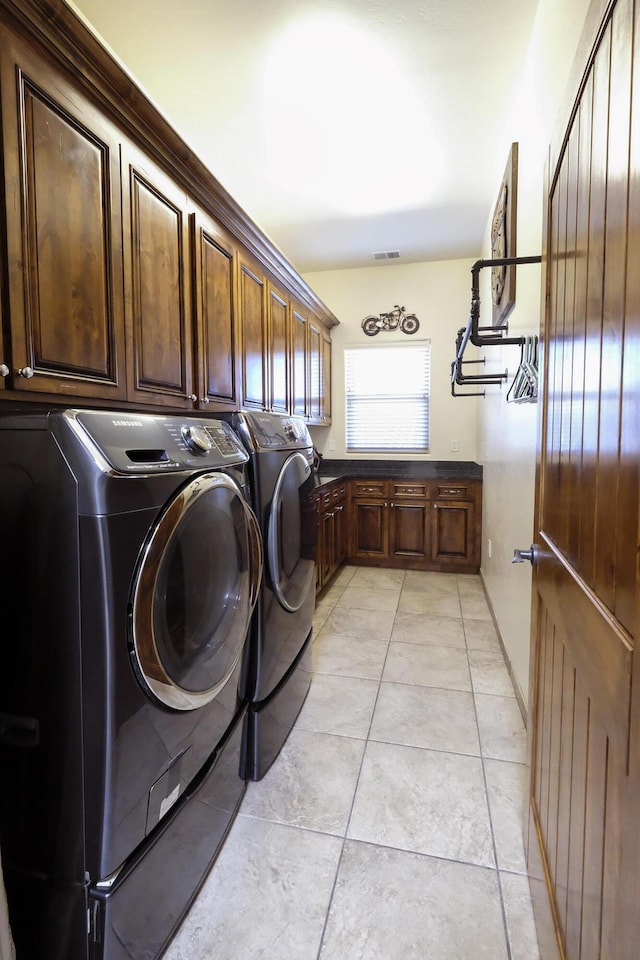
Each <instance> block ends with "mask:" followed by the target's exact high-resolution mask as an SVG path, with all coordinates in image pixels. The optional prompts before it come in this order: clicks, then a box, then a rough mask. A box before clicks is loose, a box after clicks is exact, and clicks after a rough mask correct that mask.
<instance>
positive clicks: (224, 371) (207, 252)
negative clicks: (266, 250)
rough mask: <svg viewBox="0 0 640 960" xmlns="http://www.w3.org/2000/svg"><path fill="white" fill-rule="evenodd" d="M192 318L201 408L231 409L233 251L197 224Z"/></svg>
mask: <svg viewBox="0 0 640 960" xmlns="http://www.w3.org/2000/svg"><path fill="white" fill-rule="evenodd" d="M195 249H196V254H195V259H196V316H197V329H198V351H199V359H200V363H199V370H200V383H199V392H198V397H199V400H200V403H201V404H205V403H207V402H209V401H213V402H215V403H217V404H224V405H228V406H229V407H233V406H235V403H236V373H235V355H236V346H235V345H236V334H235V303H234V296H233V291H234V277H233V273H234V267H233V264H234V259H233V250H232V249H231V248H230V247H227V246H226V245H224V244H223V243H222V242H220V241H219V239H218V238H217V237H216V236H215V234H214V232H213V229H211V230H210V229H208V227H207V226H206V225H203V224H198V225H197V227H196V231H195Z"/></svg>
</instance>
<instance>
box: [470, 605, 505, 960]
mask: <svg viewBox="0 0 640 960" xmlns="http://www.w3.org/2000/svg"><path fill="white" fill-rule="evenodd" d="M459 594H460V590H459V587H458V595H459ZM460 613H461V614H462V629H463V631H464V637H465V643H466V640H467V631H466V628H465V623H464V620H465V618H464V613H463V609H462V598H460ZM467 662H468V664H469V679H470V681H471V693H472V696H473V714H474V717H475V721H476V730H477V733H478V744H479V746H480V764H481V767H482V780H483V782H484V793H485V801H486V804H487V813H488V814H489V829H490V831H491V843H492V845H493V856H494V859H495V864H496V866H495V872H496V883H497V886H498V896H499V898H500V912H501V914H502V926H503V929H504V940H505V947H506V950H507V958H508V960H513V955H512V952H511V939H510V937H509V926H508V924H507V911H506V907H505V903H504V891H503V888H502V878H501V876H500V861H499V860H498V848H497V845H496V836H495V831H494V828H493V815H492V813H491V803H490V801H489V786H488V783H487V771H486V767H485V755H484V748H483V746H482V736H481V734H480V723H479V721H478V707H477V704H476V690H475V684H474V682H473V673H472V671H471V663H470V661H469V648H468V647H467Z"/></svg>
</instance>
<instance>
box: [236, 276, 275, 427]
mask: <svg viewBox="0 0 640 960" xmlns="http://www.w3.org/2000/svg"><path fill="white" fill-rule="evenodd" d="M240 330H241V343H242V350H241V354H242V357H241V368H242V404H243V406H245V407H257V408H258V409H260V410H264V409H266V407H267V376H268V350H267V324H266V313H265V286H264V280H263V279H262V277H260V276H259V275H258V273H257V271H254V270H253V269H250V268H249V266H248V265H247V264H246V263H242V264H241V266H240Z"/></svg>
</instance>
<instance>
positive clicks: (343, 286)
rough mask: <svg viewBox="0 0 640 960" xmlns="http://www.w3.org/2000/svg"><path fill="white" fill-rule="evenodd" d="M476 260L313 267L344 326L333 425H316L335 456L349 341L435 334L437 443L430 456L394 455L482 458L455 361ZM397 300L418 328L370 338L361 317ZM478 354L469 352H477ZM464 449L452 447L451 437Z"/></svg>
mask: <svg viewBox="0 0 640 960" xmlns="http://www.w3.org/2000/svg"><path fill="white" fill-rule="evenodd" d="M472 263H473V261H471V260H445V261H440V262H437V263H408V264H390V263H384V264H379V265H377V266H372V267H365V268H362V269H358V270H331V271H322V272H319V273H310V274H307V275H306V276H305V280H306V281H307V282H308V283H309V284H310V286H311V287H312V289H313V290H314V291H315V292H316V293H317V294H318V296H319V297H320V298H321V299H322V300H324V302H325V303H326V305H327V306H328V307H329V308H330V309H331V310H332V311H333V312H334V313H335V315H336V316H337V317H338V319H339V320H340V325H339V326H338V327H336V328H334V330H333V331H332V391H331V394H332V395H331V402H332V410H333V418H332V419H333V422H332V425H331V427H315V428H313V427H312V428H311V434H312V436H313V440H314V443H315V444H316V446H317V447H318V449H319V450H320V451H321V453H323V454H324V455H325V457H327V458H330V459H336V458H337V459H342V458H344V457H346V456H347V454H346V451H345V416H344V409H345V396H344V349H345V346H352V345H354V344H355V345H357V346H360V347H366V346H367V345H372V346H373V345H376V346H377V345H379V344H381V343H390V342H392V341H398V340H401V341H403V342H406V343H410V342H415V341H416V340H418V339H420V338H421V337H424V338H428V339H429V340H430V341H431V416H430V435H431V447H430V452H429V454H428V456H422V457H418V456H417V455H415V454H404V455H403V454H398V455H397V456H396V455H394V458H395V459H410V460H415V459H425V460H476V459H477V457H476V424H477V419H476V418H477V406H478V401H477V399H476V398H470V399H464V400H460V399H454V398H453V397H452V396H451V380H450V375H451V361H452V360H453V358H454V356H455V339H456V334H457V332H458V330H459V329H460V327H464V326H465V325H466V323H467V319H468V316H469V307H470V302H471V292H470V291H471V273H470V270H471V265H472ZM396 303H399V304H402V305H404V307H405V308H406V310H407V312H409V313H415V314H416V316H417V317H418V319H419V321H420V329H419V330H418V332H417V333H416V334H412V335H411V336H408V335H406V334H402V333H396V332H394V333H385V332H381V333H379V334H378V335H377V336H376V337H375V338H374V337H367V336H366V335H365V334H364V333H363V331H362V328H361V326H360V324H361V322H362V319H363V317H365V316H367V315H368V314H375V315H377V314H379V313H381V312H383V311H388V310H391V309H392V308H393V305H394V304H396ZM471 355H472V353H471V352H470V353H469V356H471ZM454 440H455V441H457V443H458V451H457V452H455V451H452V450H451V445H452V441H454ZM350 458H352V459H363V458H364V459H376V458H377V459H388V458H387V456H386V455H385V454H379V455H375V454H361V455H359V456H358V455H355V454H354V455H350Z"/></svg>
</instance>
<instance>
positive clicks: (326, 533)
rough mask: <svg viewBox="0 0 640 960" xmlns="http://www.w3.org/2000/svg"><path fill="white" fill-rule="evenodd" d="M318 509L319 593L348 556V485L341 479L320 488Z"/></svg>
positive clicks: (317, 496) (317, 579)
mask: <svg viewBox="0 0 640 960" xmlns="http://www.w3.org/2000/svg"><path fill="white" fill-rule="evenodd" d="M316 510H317V521H318V540H317V547H316V591H318V592H319V591H320V590H322V589H323V587H324V586H325V585H326V584H327V583H328V582H329V580H330V579H331V577H332V576H333V574H334V573H335V572H336V570H337V569H338V567H339V566H341V564H343V563H344V561H345V559H346V557H347V522H346V510H347V484H346V483H345V482H344V481H338V482H336V483H334V484H325V485H324V486H322V487H321V488H319V490H318V491H317V493H316Z"/></svg>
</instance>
